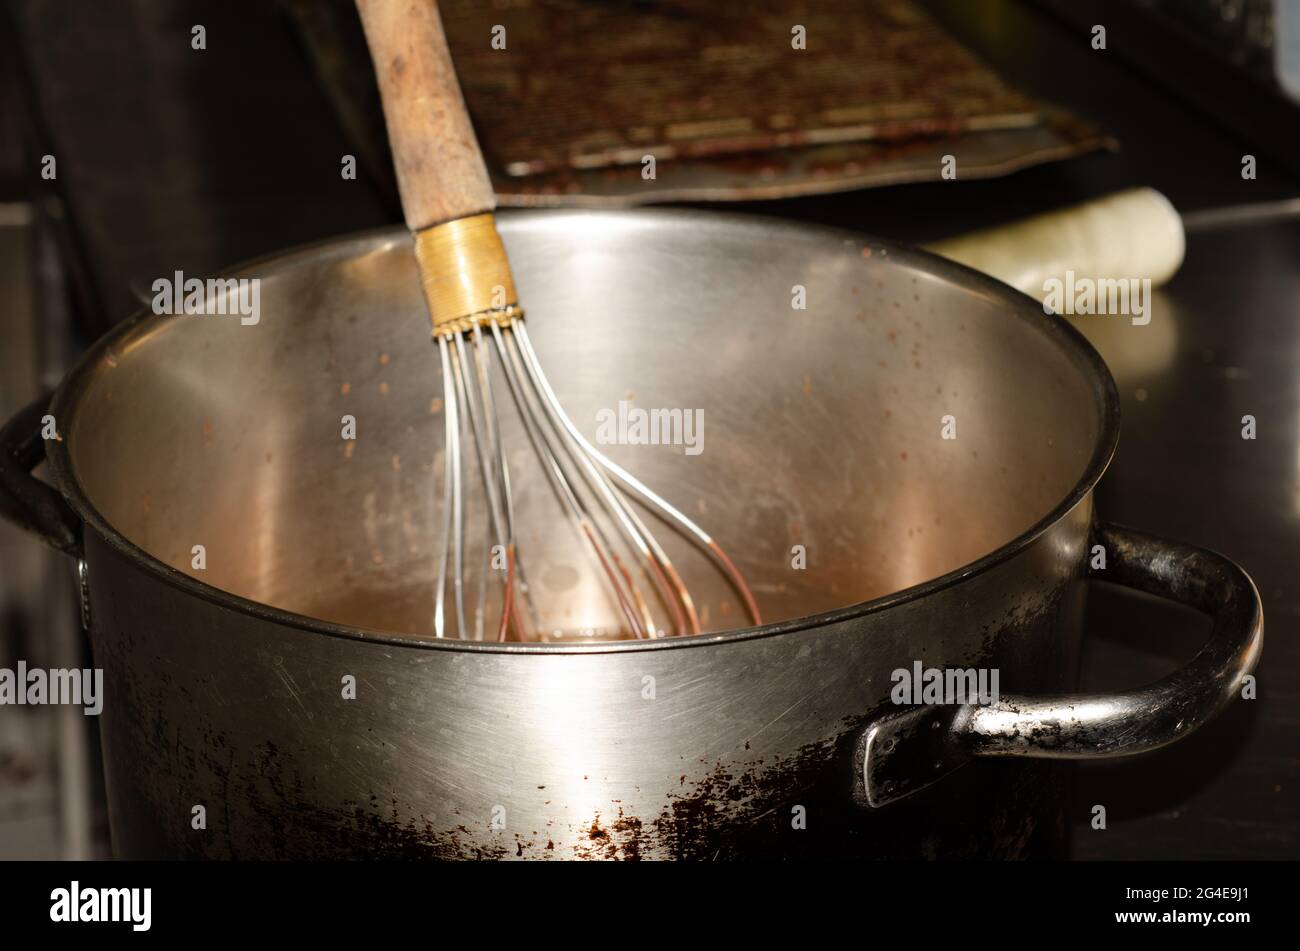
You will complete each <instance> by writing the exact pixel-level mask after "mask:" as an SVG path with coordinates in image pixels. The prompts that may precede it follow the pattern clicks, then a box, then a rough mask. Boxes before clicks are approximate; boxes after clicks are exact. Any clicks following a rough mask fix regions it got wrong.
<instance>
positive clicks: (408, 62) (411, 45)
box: [356, 0, 496, 233]
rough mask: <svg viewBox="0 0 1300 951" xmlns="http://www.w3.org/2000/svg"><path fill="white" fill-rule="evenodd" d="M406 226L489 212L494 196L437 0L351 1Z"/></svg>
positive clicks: (415, 229) (420, 227) (413, 227)
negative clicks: (358, 20)
mask: <svg viewBox="0 0 1300 951" xmlns="http://www.w3.org/2000/svg"><path fill="white" fill-rule="evenodd" d="M356 3H357V10H358V11H359V12H360V14H361V24H362V26H363V27H364V29H365V32H366V43H367V45H369V47H370V58H371V59H372V60H374V64H375V73H376V75H377V77H378V79H379V92H380V95H381V96H382V97H383V102H384V119H385V121H386V123H387V125H388V141H389V144H390V146H391V147H392V151H393V164H394V166H395V167H396V170H397V185H398V190H399V191H400V192H401V196H402V212H403V213H404V215H405V216H406V225H407V227H408V228H410V229H411V231H412V233H415V232H419V231H422V230H424V229H426V228H430V227H432V226H434V225H439V224H442V223H443V222H446V221H452V220H454V219H457V218H465V217H468V216H470V215H478V214H482V213H484V212H491V211H493V210H494V209H495V208H496V196H495V194H494V193H493V191H492V183H491V180H490V179H489V178H488V173H487V166H486V165H485V164H484V162H483V153H482V152H481V151H480V150H479V146H478V139H477V138H475V136H474V128H473V126H472V125H471V124H470V121H469V113H468V111H466V109H465V98H464V96H463V95H461V91H460V83H459V82H457V80H456V70H455V67H454V66H453V65H452V62H451V53H450V52H449V51H448V49H447V37H446V34H445V33H444V32H443V29H442V19H441V17H440V16H439V13H438V4H437V2H436V0H356Z"/></svg>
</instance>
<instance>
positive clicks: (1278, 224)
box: [0, 0, 1300, 859]
mask: <svg viewBox="0 0 1300 951" xmlns="http://www.w3.org/2000/svg"><path fill="white" fill-rule="evenodd" d="M733 8H734V9H733ZM443 11H444V17H445V20H446V25H447V32H448V35H449V40H450V45H451V49H452V53H453V55H454V57H455V59H456V62H457V67H458V70H459V71H460V74H461V77H462V82H463V84H464V87H465V92H466V97H467V100H468V102H469V106H470V110H471V113H472V114H473V117H474V120H475V124H476V127H477V129H478V132H479V136H480V139H481V141H482V144H483V146H484V150H485V152H486V154H487V156H488V160H489V163H490V165H491V171H492V174H493V177H494V181H495V183H496V187H497V190H498V193H499V195H500V196H501V201H502V204H504V205H508V206H520V207H530V206H550V205H578V204H581V205H589V206H601V205H620V204H635V203H648V202H656V203H675V204H688V205H706V204H707V205H709V206H711V207H716V206H718V205H719V204H721V203H725V204H726V205H727V206H729V207H730V209H731V210H733V211H736V212H739V213H754V214H765V215H775V216H780V217H785V218H790V219H798V220H805V221H810V222H817V223H822V224H830V225H836V226H840V227H845V228H850V229H854V230H858V231H864V232H868V233H872V234H876V235H880V236H883V237H887V238H891V239H896V240H903V241H909V242H916V243H922V244H924V243H930V242H934V241H938V240H941V239H945V238H951V237H953V236H955V235H962V234H966V233H969V232H972V231H976V230H978V229H984V228H990V227H996V226H999V225H1004V224H1007V223H1010V222H1015V221H1018V220H1021V219H1024V218H1026V217H1028V216H1031V215H1035V214H1038V213H1042V212H1046V211H1050V210H1054V209H1059V208H1063V207H1066V206H1071V205H1075V204H1077V203H1080V202H1086V201H1089V200H1092V199H1097V198H1100V197H1102V196H1106V195H1109V194H1111V193H1114V192H1117V191H1120V190H1123V189H1127V188H1132V187H1137V186H1145V187H1151V188H1154V189H1157V190H1159V191H1160V192H1161V193H1163V194H1164V195H1165V196H1166V197H1167V198H1168V199H1169V201H1170V202H1172V205H1173V208H1174V209H1176V210H1177V213H1178V217H1179V218H1180V219H1181V221H1180V223H1181V226H1182V228H1183V230H1184V231H1185V234H1186V256H1185V260H1184V261H1183V263H1182V267H1181V269H1179V270H1178V272H1177V273H1176V274H1175V275H1174V277H1173V279H1172V280H1171V281H1170V282H1169V283H1168V284H1167V285H1166V286H1165V287H1164V288H1162V289H1161V290H1160V291H1159V292H1158V294H1157V298H1156V302H1155V313H1156V315H1157V316H1156V321H1155V322H1153V324H1152V325H1151V326H1150V327H1148V328H1146V329H1147V330H1149V331H1150V332H1149V333H1144V334H1142V335H1141V336H1139V335H1136V334H1125V333H1116V332H1114V329H1113V328H1114V327H1115V326H1116V325H1117V324H1116V323H1115V322H1112V323H1105V322H1097V321H1091V322H1090V321H1088V320H1087V319H1083V320H1080V321H1078V322H1077V326H1078V327H1079V329H1080V330H1081V331H1082V332H1083V333H1084V334H1085V335H1087V336H1089V338H1090V339H1091V340H1092V342H1093V343H1094V345H1095V346H1096V347H1097V348H1098V349H1099V350H1100V351H1101V353H1102V355H1103V356H1104V357H1105V358H1106V360H1107V362H1108V363H1109V364H1110V366H1111V369H1112V372H1113V373H1114V375H1115V377H1116V380H1117V382H1118V384H1119V388H1120V393H1121V398H1122V403H1123V420H1124V424H1123V433H1122V436H1121V443H1120V448H1119V452H1118V455H1117V457H1116V460H1115V462H1114V465H1113V466H1112V468H1111V470H1110V472H1109V474H1108V475H1107V476H1106V478H1105V479H1104V480H1103V482H1102V484H1101V487H1100V489H1099V491H1098V496H1097V500H1098V507H1099V510H1100V511H1101V512H1102V513H1103V514H1104V516H1105V517H1106V518H1108V519H1110V520H1113V521H1118V522H1121V523H1130V524H1137V525H1140V526H1141V527H1142V528H1144V529H1149V530H1150V531H1152V532H1155V533H1159V534H1164V535H1167V536H1169V537H1172V538H1177V539H1180V540H1186V541H1188V542H1190V543H1193V544H1197V545H1202V546H1205V547H1209V548H1213V549H1217V550H1219V551H1222V552H1224V553H1225V554H1227V555H1229V556H1230V557H1232V558H1234V559H1235V560H1237V561H1238V562H1240V563H1241V564H1242V565H1243V566H1245V567H1246V568H1247V570H1248V571H1250V572H1251V574H1252V575H1253V577H1254V578H1255V580H1256V582H1257V584H1258V585H1259V588H1260V590H1261V592H1262V594H1263V598H1264V604H1265V612H1266V616H1267V618H1268V628H1267V631H1268V638H1267V648H1266V650H1265V653H1264V659H1263V662H1262V666H1261V667H1260V669H1259V671H1258V672H1257V676H1258V678H1259V699H1258V700H1256V701H1254V702H1249V703H1239V704H1235V705H1233V706H1232V707H1231V708H1229V710H1228V711H1227V712H1226V713H1225V714H1224V715H1223V716H1222V717H1221V718H1220V719H1218V720H1216V721H1215V722H1214V723H1212V724H1211V725H1209V726H1208V727H1206V728H1205V729H1204V730H1202V731H1201V732H1200V733H1198V734H1197V735H1196V736H1195V737H1193V738H1192V739H1190V740H1189V741H1186V742H1183V743H1181V744H1179V745H1178V746H1177V747H1175V748H1172V749H1170V750H1168V751H1164V752H1161V753H1158V754H1155V755H1152V756H1149V757H1145V758H1142V759H1139V760H1135V761H1131V762H1118V763H1111V764H1089V765H1088V766H1086V767H1083V768H1080V769H1078V771H1077V784H1076V790H1075V793H1074V795H1075V798H1076V802H1075V803H1074V806H1073V808H1072V810H1071V813H1070V814H1071V815H1072V816H1073V817H1074V820H1075V828H1074V831H1073V836H1072V844H1071V852H1072V854H1073V855H1074V856H1075V857H1079V858H1234V857H1235V858H1249V857H1260V858H1280V857H1290V858H1294V857H1296V856H1297V855H1300V822H1297V815H1298V813H1297V805H1296V804H1297V802H1298V801H1300V800H1298V798H1297V794H1298V793H1300V712H1297V711H1300V686H1298V685H1300V644H1298V643H1297V641H1296V638H1295V636H1294V635H1295V633H1296V629H1297V621H1298V620H1300V586H1298V585H1297V580H1296V564H1297V557H1298V556H1300V198H1298V197H1297V196H1300V2H1296V0H1094V2H1073V0H981V2H966V0H853V2H849V0H825V2H819V3H817V4H811V5H807V6H805V5H801V4H799V3H795V2H787V0H769V2H767V3H764V4H758V5H751V4H745V5H731V4H717V3H709V2H704V0H676V2H670V0H662V2H661V0H496V2H477V0H475V2H444V4H443ZM498 23H505V24H508V26H509V37H510V40H509V42H510V49H511V50H512V51H513V52H514V53H515V54H518V55H511V56H500V55H495V52H494V51H493V50H492V48H491V47H490V45H489V41H488V39H489V37H490V32H491V29H492V27H493V26H494V25H495V24H498ZM791 24H799V25H801V26H803V27H804V28H805V31H806V37H807V42H806V47H807V48H806V50H804V51H803V52H802V54H801V55H800V56H798V57H791V56H790V55H789V51H790V41H791ZM196 25H201V26H202V27H203V29H204V37H205V44H204V48H202V49H195V48H194V45H193V37H194V33H193V29H194V27H195V26H196ZM1098 25H1101V26H1104V27H1105V44H1104V48H1098V46H1097V42H1096V40H1097V33H1096V30H1095V29H1094V28H1095V27H1096V26H1098ZM645 154H653V155H655V156H656V160H657V169H656V176H655V178H654V179H653V180H647V179H646V178H644V177H643V175H642V164H641V158H642V156H643V155H645ZM949 155H950V156H955V158H956V162H957V166H956V167H957V176H956V179H955V180H945V179H943V178H942V177H941V169H942V166H943V158H944V156H949ZM345 156H353V157H354V158H355V160H356V177H355V178H347V177H344V176H343V175H341V174H340V169H341V163H342V162H343V161H344V157H345ZM1247 156H1249V157H1252V161H1251V162H1249V163H1247V162H1246V157H1247ZM47 157H53V164H51V163H50V161H49V159H47ZM1248 164H1249V165H1250V167H1251V169H1252V171H1253V174H1252V175H1250V176H1246V175H1244V174H1243V169H1244V168H1246V166H1247V165H1248ZM43 171H44V173H45V174H42V173H43ZM400 217H401V215H400V210H399V208H398V205H397V196H396V190H395V185H394V182H393V178H392V172H391V167H390V163H389V158H388V154H387V144H386V138H385V135H384V131H383V124H382V116H381V113H380V109H379V102H378V96H377V92H376V90H375V88H374V81H373V77H372V73H371V68H370V63H369V59H368V57H367V54H366V51H365V46H364V41H363V39H362V37H361V33H360V26H359V23H358V21H357V17H356V14H355V12H354V11H353V9H352V7H351V4H350V3H349V2H347V0H276V2H254V0H246V2H239V0H224V2H223V0H70V2H59V3H53V2H48V0H0V275H2V276H3V280H0V341H3V346H0V417H2V418H6V419H7V418H8V417H9V416H11V415H12V414H13V413H15V412H16V411H17V410H18V409H20V408H21V407H22V406H24V405H26V404H27V403H28V402H29V401H30V400H31V399H32V398H34V397H35V396H36V395H38V394H39V393H41V392H44V391H48V390H49V389H52V388H53V387H54V386H55V385H57V383H58V381H59V380H60V379H61V377H62V375H63V373H64V372H65V371H66V369H67V368H68V367H69V366H70V365H71V362H72V361H74V360H75V359H76V357H77V354H78V353H79V352H80V350H81V349H82V348H84V347H85V346H86V345H87V344H88V343H89V342H90V341H92V340H94V339H95V338H96V337H98V336H99V335H100V334H102V333H103V332H104V331H105V330H107V329H108V328H109V327H110V326H112V325H113V324H114V323H115V322H117V321H119V320H121V319H123V318H125V317H126V316H128V315H129V314H130V313H131V312H132V311H134V310H136V309H137V308H139V307H140V306H141V302H142V299H144V298H143V295H144V293H145V290H146V289H147V288H148V287H149V284H150V282H151V280H152V279H153V277H154V276H156V275H157V274H159V273H169V272H170V271H172V270H173V269H184V270H185V271H186V272H191V273H217V272H219V271H221V270H222V269H223V268H225V267H227V266H229V265H231V264H234V263H237V262H239V261H241V260H244V259H248V258H251V257H256V256H259V255H262V254H266V253H270V252H274V251H278V250H282V249H285V248H288V247H292V246H294V245H298V244H302V243H305V242H310V241H315V240H318V239H322V238H326V237H330V236H334V235H339V234H344V233H347V232H350V231H355V230H358V229H365V228H372V227H377V226H381V225H385V224H388V223H390V222H396V221H399V220H400ZM1132 239H1133V236H1132V235H1126V234H1116V235H1115V240H1116V241H1117V242H1119V241H1123V240H1132ZM1120 323H1122V322H1120ZM1247 413H1249V414H1252V415H1254V416H1255V417H1256V419H1257V420H1258V421H1259V423H1258V425H1259V430H1260V432H1259V437H1258V438H1257V439H1256V440H1254V441H1245V440H1242V439H1241V438H1240V433H1239V430H1240V418H1241V416H1242V415H1243V414H1247ZM1208 628H1209V625H1208V622H1206V621H1205V619H1203V618H1201V617H1199V616H1197V615H1195V614H1192V613H1190V612H1184V611H1181V610H1179V609H1177V608H1174V607H1171V606H1169V605H1167V604H1163V603H1160V602H1155V601H1151V600H1147V599H1143V598H1141V597H1139V596H1136V595H1134V594H1131V593H1121V592H1118V591H1112V590H1109V589H1108V588H1107V587H1106V586H1104V585H1096V586H1094V590H1093V593H1092V596H1091V601H1090V607H1089V632H1090V636H1089V640H1088V643H1087V649H1086V667H1085V672H1084V683H1083V686H1084V687H1085V688H1094V689H1100V688H1103V687H1104V688H1119V687H1126V686H1136V685H1138V684H1141V683H1143V682H1146V681H1150V680H1153V679H1156V678H1157V677H1159V676H1161V675H1162V674H1164V673H1166V672H1168V671H1169V670H1170V669H1172V668H1173V667H1174V666H1175V665H1176V664H1178V663H1180V662H1182V661H1184V660H1186V659H1187V658H1189V657H1190V656H1191V655H1192V654H1193V653H1194V652H1195V651H1196V649H1197V648H1198V647H1199V645H1200V643H1201V642H1202V640H1203V639H1204V635H1205V634H1207V633H1208ZM19 658H22V659H25V660H26V661H27V662H28V663H29V664H31V665H33V666H44V667H77V666H82V665H83V664H86V663H88V650H87V644H86V638H85V635H84V633H83V631H82V629H81V623H80V616H79V611H78V608H77V586H76V583H75V569H74V565H73V564H71V562H70V561H69V560H68V559H66V558H64V557H63V556H61V555H57V554H55V553H53V552H50V551H47V550H45V549H44V548H42V547H41V546H40V545H39V543H37V542H35V541H34V540H30V539H29V538H27V537H26V536H24V535H23V534H22V533H20V532H19V531H18V530H17V529H15V528H13V527H11V526H9V525H7V524H5V523H0V667H13V666H14V665H15V664H16V663H17V660H18V659H19ZM101 782H102V781H101V778H100V767H99V763H98V751H97V738H96V735H95V723H94V720H93V718H88V717H85V716H83V715H82V713H81V711H80V710H79V709H78V708H73V707H10V706H5V707H0V858H5V859H15V858H57V857H64V858H86V857H106V856H107V855H109V842H108V831H107V822H106V817H105V814H104V810H103V806H102V798H103V795H102V789H101ZM1093 804H1105V805H1106V806H1107V808H1108V812H1109V827H1108V829H1107V830H1106V831H1104V832H1101V831H1094V830H1092V829H1091V828H1090V826H1089V824H1088V820H1089V817H1090V809H1091V806H1092V805H1093Z"/></svg>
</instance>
